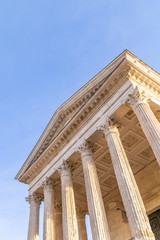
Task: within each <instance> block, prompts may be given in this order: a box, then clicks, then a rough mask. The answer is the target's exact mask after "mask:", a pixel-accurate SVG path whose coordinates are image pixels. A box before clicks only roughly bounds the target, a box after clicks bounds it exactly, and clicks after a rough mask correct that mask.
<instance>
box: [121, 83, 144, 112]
mask: <svg viewBox="0 0 160 240" xmlns="http://www.w3.org/2000/svg"><path fill="white" fill-rule="evenodd" d="M126 103H127V104H129V105H130V106H131V107H132V108H133V109H135V108H136V107H137V106H138V105H139V104H141V103H147V97H146V95H145V93H144V91H143V92H140V90H139V89H138V87H136V88H135V89H134V91H133V93H132V94H129V95H128V99H127V101H126Z"/></svg>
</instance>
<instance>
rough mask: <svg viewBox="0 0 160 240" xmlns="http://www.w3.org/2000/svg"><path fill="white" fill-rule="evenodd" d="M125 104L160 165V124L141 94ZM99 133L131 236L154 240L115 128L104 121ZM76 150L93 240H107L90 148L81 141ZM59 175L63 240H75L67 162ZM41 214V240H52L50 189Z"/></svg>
mask: <svg viewBox="0 0 160 240" xmlns="http://www.w3.org/2000/svg"><path fill="white" fill-rule="evenodd" d="M127 102H128V103H129V104H130V105H131V106H132V107H133V110H134V111H135V113H136V115H137V118H138V119H139V122H140V124H141V126H142V129H143V131H144V133H145V135H146V137H147V139H148V141H149V143H150V145H151V147H152V149H153V152H154V153H155V156H156V158H157V161H158V163H159V164H160V124H159V122H158V120H157V119H156V117H155V116H154V114H153V112H152V111H151V109H150V107H149V105H148V103H147V101H146V99H145V97H144V95H143V94H140V93H139V91H138V90H137V89H136V90H135V92H134V93H133V94H132V95H130V96H129V98H128V101H127ZM101 130H103V131H104V134H105V138H106V141H107V143H108V147H109V151H110V155H111V159H112V163H113V167H114V171H115V176H116V179H117V182H118V186H119V190H120V193H121V196H122V200H123V204H124V207H125V210H126V214H127V217H128V221H129V224H130V228H131V232H132V236H133V237H134V238H135V239H139V240H142V239H143V240H153V239H155V237H154V235H153V233H152V230H151V227H150V223H149V220H148V216H147V214H146V210H145V207H144V203H143V200H142V198H141V195H140V192H139V189H138V187H137V184H136V181H135V179H134V175H133V173H132V170H131V167H130V164H129V161H128V159H127V155H126V153H125V150H124V148H123V145H122V142H121V140H120V136H119V132H118V128H117V127H116V125H115V124H114V123H113V122H112V121H111V120H110V119H107V121H106V124H105V126H103V127H101ZM78 151H80V153H81V159H82V166H83V172H84V180H85V187H86V195H87V203H88V211H89V216H90V222H91V230H92V237H93V240H110V239H111V238H110V234H109V227H108V223H107V219H106V213H105V208H104V204H103V199H102V194H101V190H100V184H99V180H98V175H97V171H96V167H95V163H94V159H93V153H92V149H91V147H90V146H89V145H88V144H87V142H84V143H83V145H82V146H80V148H79V149H78ZM59 172H60V175H61V191H62V214H63V239H64V240H78V239H79V237H78V226H77V218H76V207H75V199H74V191H73V183H72V178H71V172H70V169H69V167H68V165H67V164H66V163H64V164H63V165H62V167H61V168H60V169H59ZM46 186H47V185H46ZM51 192H52V193H51ZM31 198H33V197H31ZM38 203H39V202H38V201H35V202H34V205H31V212H32V214H31V215H30V223H29V234H28V240H33V239H38V238H36V236H38V233H37V232H38V223H37V219H36V218H34V216H35V215H36V216H37V218H38V206H39V205H38ZM44 212H45V213H44V218H45V219H44V239H45V240H53V239H55V233H54V232H55V226H54V221H53V212H54V211H53V191H51V189H50V187H45V190H44ZM51 219H52V220H51ZM36 224H37V225H36ZM82 225H83V224H82ZM33 226H35V227H34V230H33V229H32V228H33ZM79 226H80V224H79ZM30 228H31V229H30ZM82 229H83V227H82ZM33 232H34V234H33ZM81 232H82V231H79V233H81ZM85 234H86V232H85ZM85 234H84V236H83V238H80V239H83V240H85V239H87V236H85Z"/></svg>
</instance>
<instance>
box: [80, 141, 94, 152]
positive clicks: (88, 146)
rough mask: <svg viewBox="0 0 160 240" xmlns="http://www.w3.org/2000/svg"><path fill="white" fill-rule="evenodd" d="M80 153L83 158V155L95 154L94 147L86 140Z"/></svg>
mask: <svg viewBox="0 0 160 240" xmlns="http://www.w3.org/2000/svg"><path fill="white" fill-rule="evenodd" d="M79 151H80V152H81V154H82V156H83V155H92V154H93V149H92V146H91V144H90V143H89V142H88V141H87V140H84V142H83V143H82V145H81V146H80V147H79Z"/></svg>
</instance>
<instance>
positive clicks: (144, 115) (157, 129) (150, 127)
mask: <svg viewBox="0 0 160 240" xmlns="http://www.w3.org/2000/svg"><path fill="white" fill-rule="evenodd" d="M127 102H128V103H129V104H130V105H131V107H132V108H133V110H134V112H135V114H136V116H137V118H138V120H139V123H140V125H141V127H142V129H143V131H144V133H145V135H146V138H147V140H148V142H149V143H150V145H151V147H152V149H153V152H154V154H155V157H156V158H157V161H158V164H159V165H160V123H159V122H158V120H157V118H156V116H155V115H154V113H153V112H152V110H151V108H150V106H149V104H148V103H147V100H146V98H145V96H144V94H143V93H140V92H139V91H138V89H135V91H134V92H133V94H131V95H129V99H128V101H127Z"/></svg>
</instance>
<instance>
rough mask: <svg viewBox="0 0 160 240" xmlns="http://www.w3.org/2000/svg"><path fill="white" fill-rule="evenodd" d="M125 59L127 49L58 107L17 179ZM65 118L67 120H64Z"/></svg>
mask: <svg viewBox="0 0 160 240" xmlns="http://www.w3.org/2000/svg"><path fill="white" fill-rule="evenodd" d="M123 59H125V51H124V52H123V53H122V54H120V55H119V56H118V57H117V58H116V59H115V60H113V61H112V62H111V63H110V64H108V65H107V66H106V67H105V68H104V69H103V70H102V71H100V72H99V73H98V74H97V75H96V76H95V77H94V78H92V79H91V80H90V81H89V82H88V83H87V84H86V85H84V86H83V87H82V88H81V89H80V90H79V91H78V92H76V93H75V94H74V95H73V96H72V97H71V98H70V99H69V100H67V101H66V102H65V103H64V104H63V105H62V106H60V107H59V108H58V109H57V111H56V112H55V114H54V115H53V117H52V119H51V120H50V122H49V123H48V125H47V127H46V129H45V130H44V132H43V133H42V135H41V137H40V139H39V140H38V142H37V143H36V145H35V147H34V148H33V150H32V152H31V153H30V155H29V157H28V158H27V160H26V161H25V163H24V164H23V166H22V168H21V169H20V171H19V172H18V174H17V176H16V177H15V179H17V180H19V179H20V177H21V176H22V175H23V174H24V172H25V171H26V169H27V168H28V167H29V166H30V165H31V163H33V161H34V160H33V159H34V158H38V157H39V156H40V155H41V153H42V152H44V149H46V146H47V144H46V142H45V141H48V138H49V141H51V140H53V139H52V137H51V136H50V133H51V132H52V131H53V132H55V133H56V134H55V137H56V136H57V134H58V132H59V131H60V125H65V124H66V123H67V117H68V119H69V118H70V115H71V113H73V112H74V113H76V111H75V109H76V110H77V109H78V107H79V108H80V107H82V105H83V104H84V102H85V101H88V99H89V96H88V94H90V95H91V96H92V95H93V94H94V93H95V91H96V90H97V85H99V84H101V81H103V80H104V78H105V77H106V76H108V75H109V74H110V73H111V72H112V71H113V70H114V69H115V67H116V66H117V65H118V64H119V63H120V62H121V61H122V60H123ZM94 88H95V89H94ZM64 118H65V120H66V121H64ZM55 130H56V131H55ZM57 130H58V131H57ZM46 138H47V139H46ZM45 145H46V146H45ZM44 146H45V147H44Z"/></svg>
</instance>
